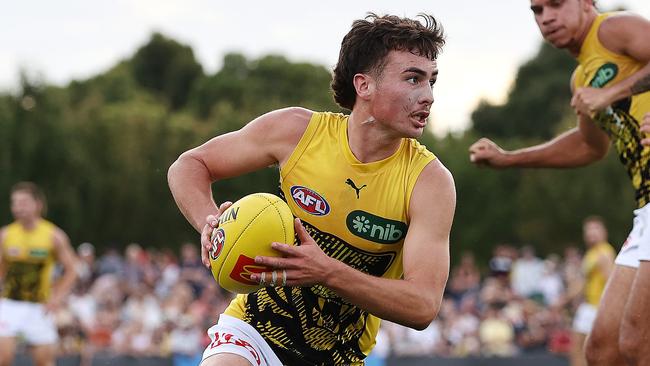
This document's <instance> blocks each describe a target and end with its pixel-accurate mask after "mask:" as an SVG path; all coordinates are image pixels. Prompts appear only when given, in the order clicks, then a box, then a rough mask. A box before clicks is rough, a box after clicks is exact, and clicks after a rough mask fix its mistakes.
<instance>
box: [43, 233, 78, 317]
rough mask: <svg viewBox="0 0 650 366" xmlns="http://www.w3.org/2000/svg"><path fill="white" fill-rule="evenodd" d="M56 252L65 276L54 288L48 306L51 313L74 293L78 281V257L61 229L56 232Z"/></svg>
mask: <svg viewBox="0 0 650 366" xmlns="http://www.w3.org/2000/svg"><path fill="white" fill-rule="evenodd" d="M54 252H55V255H56V259H57V261H58V262H59V264H61V265H62V266H63V276H62V277H61V278H60V279H59V280H58V281H57V283H56V284H55V285H54V287H53V288H52V294H51V295H50V299H49V300H48V303H47V304H46V308H47V309H48V310H49V311H51V310H54V309H56V308H57V307H58V306H59V305H61V302H62V301H63V300H64V299H65V297H66V296H67V295H68V294H69V293H70V291H72V287H73V286H74V283H75V281H76V280H77V271H76V268H75V267H76V264H77V256H76V254H75V253H74V250H73V249H72V246H71V245H70V239H69V238H68V235H66V233H65V232H64V231H63V230H61V229H59V228H56V230H55V231H54Z"/></svg>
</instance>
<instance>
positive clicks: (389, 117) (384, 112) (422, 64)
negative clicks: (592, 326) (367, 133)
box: [371, 51, 438, 137]
mask: <svg viewBox="0 0 650 366" xmlns="http://www.w3.org/2000/svg"><path fill="white" fill-rule="evenodd" d="M437 76H438V67H437V65H436V62H435V61H432V60H429V59H428V58H426V57H422V56H418V55H416V54H413V53H411V52H408V51H391V52H390V53H389V54H388V55H387V56H386V63H385V66H384V68H383V70H382V72H381V75H379V76H378V77H377V81H376V86H375V93H374V96H373V100H372V104H371V115H372V116H373V117H374V118H375V119H376V121H377V122H378V123H381V124H383V125H384V126H386V127H388V128H389V129H391V130H393V131H395V132H396V135H398V136H399V137H419V136H420V135H422V132H423V131H424V127H425V126H426V125H427V117H429V110H430V109H431V104H432V103H433V90H432V89H433V84H434V83H435V82H436V78H437Z"/></svg>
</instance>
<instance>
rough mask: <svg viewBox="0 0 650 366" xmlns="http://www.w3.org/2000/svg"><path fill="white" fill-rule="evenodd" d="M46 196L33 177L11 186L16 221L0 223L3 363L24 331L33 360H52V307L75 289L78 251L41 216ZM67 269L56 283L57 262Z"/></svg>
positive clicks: (43, 363) (1, 365)
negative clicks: (54, 281) (76, 253)
mask: <svg viewBox="0 0 650 366" xmlns="http://www.w3.org/2000/svg"><path fill="white" fill-rule="evenodd" d="M45 208H46V201H45V196H44V195H43V193H42V192H41V190H40V189H39V188H38V187H37V186H36V185H35V184H33V183H30V182H21V183H18V184H16V185H15V186H14V187H13V188H12V189H11V213H12V215H13V217H14V219H15V221H14V222H13V223H11V224H9V225H8V226H5V227H3V228H1V229H0V279H1V282H2V298H0V366H10V365H11V364H12V362H13V359H14V356H15V350H16V345H17V338H18V337H19V336H20V337H21V338H22V339H24V340H25V341H26V342H27V343H28V344H29V345H30V346H31V351H32V357H33V360H34V364H35V366H54V364H55V359H56V343H57V341H58V334H57V329H56V326H55V324H54V320H53V312H54V311H56V309H57V308H58V307H59V306H60V305H61V304H62V302H63V301H64V300H65V297H66V296H67V294H68V293H69V292H70V291H71V290H72V287H73V286H74V282H75V279H76V276H77V275H76V271H75V265H76V255H75V253H74V251H73V250H72V247H71V246H70V241H69V239H68V236H67V235H66V234H65V233H64V232H63V230H61V229H60V228H58V227H57V226H56V225H54V224H52V223H51V222H49V221H47V220H45V219H43V215H44V213H45ZM57 262H58V263H60V264H61V265H62V266H63V271H64V272H63V275H62V276H61V277H60V279H59V280H58V281H57V282H56V283H54V284H52V283H51V278H52V275H53V273H52V272H53V270H54V266H55V265H56V263H57Z"/></svg>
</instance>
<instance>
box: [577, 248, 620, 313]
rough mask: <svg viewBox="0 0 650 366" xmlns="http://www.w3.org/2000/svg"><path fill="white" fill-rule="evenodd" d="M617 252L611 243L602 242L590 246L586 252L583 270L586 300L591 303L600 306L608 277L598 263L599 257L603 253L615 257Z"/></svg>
mask: <svg viewBox="0 0 650 366" xmlns="http://www.w3.org/2000/svg"><path fill="white" fill-rule="evenodd" d="M615 252H616V251H615V250H614V247H612V246H611V245H610V244H609V243H607V242H602V243H598V244H596V245H594V246H593V247H591V248H589V250H587V253H585V257H584V259H583V260H582V272H583V273H584V275H585V300H586V301H587V302H588V303H589V304H591V305H594V306H598V303H599V302H600V297H601V296H602V294H603V291H604V290H605V284H606V283H607V277H605V274H604V273H603V272H602V271H601V270H600V268H599V265H598V261H599V258H600V257H601V256H602V255H603V254H609V255H610V256H611V257H612V258H614V255H615Z"/></svg>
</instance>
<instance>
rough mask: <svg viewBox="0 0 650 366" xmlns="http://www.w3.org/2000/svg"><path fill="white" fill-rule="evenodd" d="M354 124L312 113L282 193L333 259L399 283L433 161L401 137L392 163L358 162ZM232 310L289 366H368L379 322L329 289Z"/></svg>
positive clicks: (257, 300) (269, 295)
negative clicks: (418, 193)
mask: <svg viewBox="0 0 650 366" xmlns="http://www.w3.org/2000/svg"><path fill="white" fill-rule="evenodd" d="M347 127H348V116H346V115H342V114H335V113H314V114H313V116H312V118H311V121H310V123H309V125H308V127H307V129H306V131H305V133H304V135H303V136H302V138H301V140H300V142H299V143H298V145H297V146H296V148H295V150H294V151H293V153H292V155H291V156H290V158H289V159H288V161H287V162H286V164H285V165H284V166H283V167H282V168H281V170H280V194H281V196H282V197H283V198H284V199H285V200H286V201H287V203H288V204H289V207H290V208H291V210H292V212H293V214H294V215H295V216H296V217H299V218H300V219H301V220H302V222H303V225H304V226H305V228H306V229H307V231H308V232H309V234H310V235H311V236H312V237H313V238H314V240H315V241H316V242H317V243H318V245H319V246H320V247H321V248H322V249H323V251H324V252H325V253H326V254H327V255H329V256H330V257H333V258H336V259H338V260H340V261H342V262H344V263H346V264H347V265H349V266H351V267H353V268H355V269H357V270H359V271H362V272H365V273H368V274H371V275H374V276H381V277H386V278H394V279H397V278H400V277H401V276H402V271H403V268H402V245H403V243H404V237H405V236H406V232H407V230H408V225H409V217H408V208H409V203H410V198H411V192H412V190H413V187H414V186H415V182H416V180H417V178H418V176H419V174H420V172H421V171H422V169H424V167H425V166H426V165H427V164H428V163H429V162H431V161H432V160H433V159H435V156H434V155H433V154H432V153H431V152H429V151H428V150H427V149H426V148H425V147H424V146H422V145H420V144H419V143H418V142H417V141H415V140H414V139H403V140H402V143H401V145H400V147H399V149H398V150H397V151H396V152H395V153H394V154H393V155H391V156H390V157H388V158H386V159H383V160H380V161H376V162H372V163H361V162H359V161H358V160H357V159H356V158H355V156H354V154H353V153H352V151H351V150H350V147H349V145H348V136H347ZM226 314H228V315H230V316H234V317H237V318H239V319H242V320H244V321H246V322H248V323H249V324H251V325H252V326H253V327H255V328H256V329H257V331H259V333H260V334H261V335H262V336H263V337H264V339H265V340H266V341H267V342H268V343H269V345H270V346H271V348H273V350H274V352H275V353H276V354H277V355H278V357H280V359H282V360H283V362H284V363H285V364H288V365H325V364H327V365H332V364H336V365H362V364H363V359H364V358H365V357H366V356H367V355H368V354H369V353H370V350H371V349H372V347H373V346H374V344H375V336H376V334H377V331H378V329H379V323H380V320H379V318H377V317H375V316H373V315H371V314H368V313H367V312H366V311H364V310H362V309H359V308H358V307H356V306H354V305H352V304H350V303H347V302H346V301H345V300H343V299H342V298H340V297H339V296H337V295H336V294H335V293H334V292H333V291H331V290H329V289H327V288H325V287H323V286H313V287H275V288H271V287H269V288H264V289H261V290H259V291H257V292H256V293H252V294H248V295H238V296H237V297H236V298H235V299H234V300H233V302H232V303H231V305H230V307H229V308H228V309H227V310H226Z"/></svg>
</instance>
